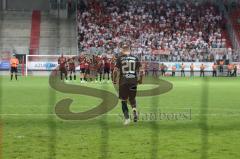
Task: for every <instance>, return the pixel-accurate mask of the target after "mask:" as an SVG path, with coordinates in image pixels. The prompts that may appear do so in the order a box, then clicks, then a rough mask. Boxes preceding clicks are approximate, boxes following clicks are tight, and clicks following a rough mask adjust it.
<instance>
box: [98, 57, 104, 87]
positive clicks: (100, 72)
mask: <svg viewBox="0 0 240 159" xmlns="http://www.w3.org/2000/svg"><path fill="white" fill-rule="evenodd" d="M103 71H104V61H103V60H102V58H101V57H98V58H97V76H98V77H97V80H99V81H100V82H101V81H102V76H103Z"/></svg>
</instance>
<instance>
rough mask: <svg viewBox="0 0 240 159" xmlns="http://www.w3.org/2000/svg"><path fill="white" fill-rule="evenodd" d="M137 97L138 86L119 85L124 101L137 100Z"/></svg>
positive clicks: (121, 97) (130, 84)
mask: <svg viewBox="0 0 240 159" xmlns="http://www.w3.org/2000/svg"><path fill="white" fill-rule="evenodd" d="M136 95H137V84H133V83H124V84H120V85H119V98H120V99H122V100H128V99H135V97H136Z"/></svg>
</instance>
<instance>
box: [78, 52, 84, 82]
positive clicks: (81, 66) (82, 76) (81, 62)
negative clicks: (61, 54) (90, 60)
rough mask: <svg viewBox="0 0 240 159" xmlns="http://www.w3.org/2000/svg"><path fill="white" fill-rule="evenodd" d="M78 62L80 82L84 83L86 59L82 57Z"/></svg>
mask: <svg viewBox="0 0 240 159" xmlns="http://www.w3.org/2000/svg"><path fill="white" fill-rule="evenodd" d="M78 61H79V63H80V81H81V82H83V80H84V78H85V58H84V57H83V56H80V57H79V59H78Z"/></svg>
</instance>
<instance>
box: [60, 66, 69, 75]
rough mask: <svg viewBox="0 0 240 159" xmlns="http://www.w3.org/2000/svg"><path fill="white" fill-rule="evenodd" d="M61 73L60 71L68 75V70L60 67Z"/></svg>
mask: <svg viewBox="0 0 240 159" xmlns="http://www.w3.org/2000/svg"><path fill="white" fill-rule="evenodd" d="M59 71H60V73H64V74H67V69H66V68H65V67H60V68H59Z"/></svg>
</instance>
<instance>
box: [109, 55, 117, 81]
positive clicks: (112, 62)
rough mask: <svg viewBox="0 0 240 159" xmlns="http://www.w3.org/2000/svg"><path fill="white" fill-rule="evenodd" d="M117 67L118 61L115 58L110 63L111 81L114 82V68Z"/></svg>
mask: <svg viewBox="0 0 240 159" xmlns="http://www.w3.org/2000/svg"><path fill="white" fill-rule="evenodd" d="M115 65H116V59H115V57H114V56H113V58H112V59H111V61H110V70H111V79H112V80H113V71H114V67H115Z"/></svg>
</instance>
